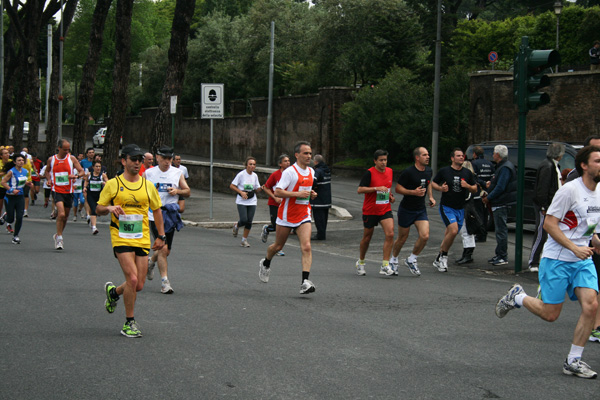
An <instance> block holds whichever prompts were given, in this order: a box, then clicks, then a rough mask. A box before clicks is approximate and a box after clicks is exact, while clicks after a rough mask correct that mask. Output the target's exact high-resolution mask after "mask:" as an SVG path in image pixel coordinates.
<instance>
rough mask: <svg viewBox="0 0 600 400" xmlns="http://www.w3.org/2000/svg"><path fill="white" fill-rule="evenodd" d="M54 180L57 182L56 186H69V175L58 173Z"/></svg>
mask: <svg viewBox="0 0 600 400" xmlns="http://www.w3.org/2000/svg"><path fill="white" fill-rule="evenodd" d="M54 180H55V181H56V186H67V185H69V173H68V172H57V173H55V174H54Z"/></svg>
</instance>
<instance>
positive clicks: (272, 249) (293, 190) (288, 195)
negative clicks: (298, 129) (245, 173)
mask: <svg viewBox="0 0 600 400" xmlns="http://www.w3.org/2000/svg"><path fill="white" fill-rule="evenodd" d="M294 155H295V157H296V163H295V164H294V165H292V166H291V167H289V168H287V169H286V170H285V171H283V173H282V174H281V179H280V180H279V182H278V183H277V185H275V196H277V197H280V198H282V199H283V200H282V202H281V204H280V205H279V209H278V212H277V221H276V223H277V229H276V231H275V242H274V243H273V244H272V245H270V246H269V248H268V249H267V256H266V257H265V258H263V259H262V260H260V263H259V271H258V277H259V279H260V280H261V281H263V282H265V283H267V282H269V273H270V272H271V260H272V259H273V257H274V256H275V254H276V253H277V252H279V251H280V250H281V249H283V246H284V245H285V242H286V241H287V238H288V236H289V235H290V232H291V230H292V229H295V230H296V235H297V236H298V240H299V241H300V249H301V251H302V285H301V286H300V294H308V293H312V292H314V291H315V285H314V284H313V283H312V282H311V281H310V280H309V279H308V277H309V274H310V267H311V265H312V249H311V246H310V234H311V230H312V227H311V223H310V221H311V212H310V211H311V208H310V199H314V198H315V197H317V193H316V192H315V191H314V190H312V187H313V181H314V176H315V171H314V170H313V169H312V168H311V167H309V164H310V160H311V158H312V149H311V147H310V143H308V142H298V143H296V145H295V146H294Z"/></svg>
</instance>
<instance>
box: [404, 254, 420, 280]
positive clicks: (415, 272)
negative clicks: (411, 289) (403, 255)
mask: <svg viewBox="0 0 600 400" xmlns="http://www.w3.org/2000/svg"><path fill="white" fill-rule="evenodd" d="M404 265H406V266H407V267H408V270H409V271H410V273H411V274H413V275H416V276H421V271H419V266H418V265H417V260H415V261H413V262H410V261H408V258H407V259H405V260H404Z"/></svg>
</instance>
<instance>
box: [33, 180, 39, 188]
mask: <svg viewBox="0 0 600 400" xmlns="http://www.w3.org/2000/svg"><path fill="white" fill-rule="evenodd" d="M32 182H33V186H38V187H39V186H40V185H41V182H40V181H32Z"/></svg>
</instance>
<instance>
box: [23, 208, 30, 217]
mask: <svg viewBox="0 0 600 400" xmlns="http://www.w3.org/2000/svg"><path fill="white" fill-rule="evenodd" d="M23 217H25V218H29V214H27V210H23Z"/></svg>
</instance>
